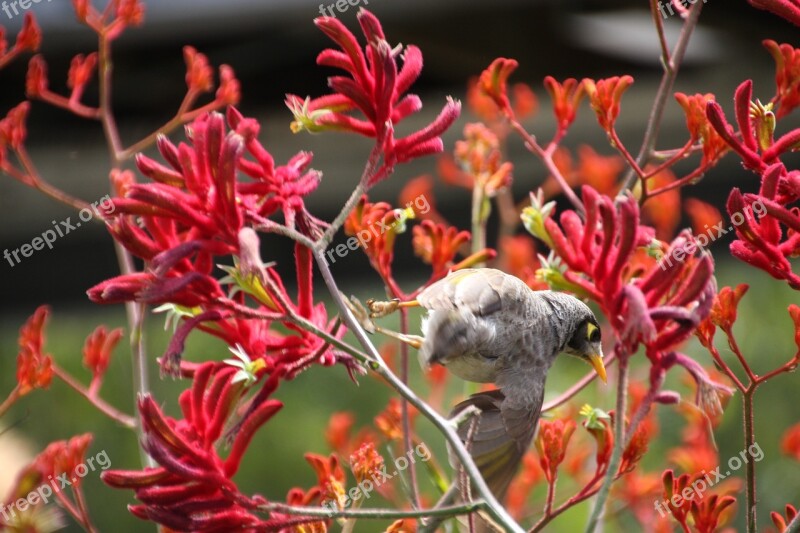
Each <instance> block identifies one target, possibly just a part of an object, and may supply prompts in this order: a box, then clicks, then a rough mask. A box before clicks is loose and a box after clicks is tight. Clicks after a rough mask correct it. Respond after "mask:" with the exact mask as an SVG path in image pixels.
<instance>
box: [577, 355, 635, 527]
mask: <svg viewBox="0 0 800 533" xmlns="http://www.w3.org/2000/svg"><path fill="white" fill-rule="evenodd" d="M628 358H629V356H628V354H627V353H624V352H623V351H621V349H620V352H619V363H618V364H617V376H618V377H617V407H616V412H615V414H614V416H615V419H616V420H615V423H614V450H613V452H612V453H611V459H610V460H609V463H608V470H607V471H606V475H605V477H604V478H603V484H602V485H601V486H600V490H599V491H598V493H597V500H595V504H594V509H592V514H591V516H590V517H589V522H587V524H586V533H593V532H594V531H595V529H597V526H598V523H599V521H600V516H601V515H602V514H603V509H604V508H605V506H606V501H607V500H608V494H609V492H610V491H611V484H612V483H613V482H614V479H615V476H616V473H617V470H619V465H620V461H621V460H622V450H623V446H624V443H625V409H626V403H627V396H628V390H627V389H628Z"/></svg>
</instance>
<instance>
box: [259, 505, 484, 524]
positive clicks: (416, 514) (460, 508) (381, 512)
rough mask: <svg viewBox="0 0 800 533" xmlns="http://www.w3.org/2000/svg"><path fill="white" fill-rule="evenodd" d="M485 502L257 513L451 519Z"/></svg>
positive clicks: (276, 508)
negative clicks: (426, 506)
mask: <svg viewBox="0 0 800 533" xmlns="http://www.w3.org/2000/svg"><path fill="white" fill-rule="evenodd" d="M485 505H486V502H485V501H483V500H475V501H473V502H470V503H464V504H460V505H448V506H446V507H439V508H438V509H418V510H413V511H398V510H395V509H344V510H339V509H327V508H324V507H301V506H294V505H286V504H283V503H267V504H264V505H259V506H258V510H259V511H265V512H269V513H281V514H289V515H297V516H314V517H320V518H367V519H374V520H386V519H401V518H423V517H429V516H430V517H445V518H447V517H451V516H458V515H464V514H468V513H472V512H474V511H477V510H478V509H480V508H481V507H484V506H485Z"/></svg>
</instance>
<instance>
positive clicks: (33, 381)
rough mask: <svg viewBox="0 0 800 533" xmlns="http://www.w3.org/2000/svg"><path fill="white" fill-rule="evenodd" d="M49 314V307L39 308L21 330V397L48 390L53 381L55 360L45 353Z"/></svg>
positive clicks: (18, 377)
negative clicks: (36, 391)
mask: <svg viewBox="0 0 800 533" xmlns="http://www.w3.org/2000/svg"><path fill="white" fill-rule="evenodd" d="M49 314H50V308H49V307H47V306H45V305H43V306H41V307H39V308H38V309H37V310H36V311H35V312H34V313H33V315H31V316H30V318H28V321H27V322H25V325H23V326H22V327H21V328H20V330H19V354H18V355H17V384H18V386H19V393H20V395H24V394H28V393H29V392H31V391H32V390H34V389H39V388H41V389H46V388H47V387H49V386H50V381H52V379H53V368H52V365H53V359H52V357H51V356H50V355H49V354H45V353H44V340H45V339H44V325H45V322H46V321H47V317H48V315H49Z"/></svg>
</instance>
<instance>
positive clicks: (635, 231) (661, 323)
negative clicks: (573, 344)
mask: <svg viewBox="0 0 800 533" xmlns="http://www.w3.org/2000/svg"><path fill="white" fill-rule="evenodd" d="M583 202H584V209H585V211H586V222H584V221H583V220H582V219H581V218H580V216H578V214H577V213H575V212H574V211H565V212H564V213H562V214H561V217H560V224H559V223H557V222H556V220H555V218H554V217H552V216H548V217H547V218H546V219H545V220H544V222H543V224H544V226H543V227H544V229H545V231H546V234H547V236H548V237H549V238H550V239H551V240H552V245H553V252H554V253H555V255H556V256H557V258H558V261H557V260H556V259H555V258H554V259H553V260H552V261H551V262H548V264H547V265H544V266H543V267H542V268H541V269H540V270H539V273H540V276H542V277H543V279H546V280H548V281H549V283H550V285H551V286H553V287H556V288H562V289H566V290H570V291H572V292H577V293H580V294H584V295H587V296H589V297H590V298H591V299H593V300H595V301H597V302H598V303H599V304H600V306H601V307H602V309H603V311H604V313H605V315H606V316H607V317H608V318H609V320H610V322H611V325H612V327H613V328H614V329H615V331H617V332H618V336H619V338H620V339H621V340H622V342H623V343H624V346H625V351H626V352H627V353H635V352H636V347H637V345H638V343H640V342H642V343H644V344H645V345H646V346H647V348H648V350H647V353H648V357H650V358H651V360H653V361H657V360H658V359H659V358H660V356H661V354H662V353H663V352H666V351H667V350H669V348H670V347H672V346H674V345H676V344H678V343H680V342H682V341H684V340H686V338H688V336H689V335H690V334H691V333H692V332H693V331H694V329H695V327H696V326H697V324H699V323H700V321H701V320H702V319H703V318H705V316H706V314H707V313H708V311H709V310H710V307H711V303H712V298H713V295H714V294H715V292H716V290H715V284H714V278H713V275H712V273H713V262H712V260H711V258H710V256H708V255H705V254H704V255H702V256H700V257H696V256H694V255H691V254H689V256H688V257H684V255H685V252H682V253H681V254H679V255H680V256H681V260H680V261H676V260H675V257H673V256H674V254H675V253H676V251H677V250H683V249H684V247H685V246H686V245H687V242H688V236H687V235H685V234H681V235H680V236H679V237H678V238H676V239H675V240H674V241H673V242H672V244H671V245H670V247H669V248H668V250H667V253H666V256H665V257H664V258H662V260H661V262H660V263H659V262H656V261H655V260H654V259H652V258H647V261H644V262H642V263H638V264H637V263H635V262H634V261H633V259H634V258H635V257H636V249H637V248H642V247H649V246H651V245H652V243H653V237H654V235H653V230H652V228H649V227H647V226H642V225H640V224H639V207H638V203H637V202H636V200H635V199H634V198H633V197H631V196H628V197H627V198H625V199H621V200H618V201H617V202H614V201H613V200H612V199H610V198H608V197H606V196H600V195H598V194H597V192H596V191H594V189H592V188H590V187H584V188H583ZM559 261H560V262H559ZM634 267H635V268H634Z"/></svg>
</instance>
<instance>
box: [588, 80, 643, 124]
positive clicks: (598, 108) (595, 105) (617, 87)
mask: <svg viewBox="0 0 800 533" xmlns="http://www.w3.org/2000/svg"><path fill="white" fill-rule="evenodd" d="M632 83H633V78H632V77H631V76H627V75H626V76H622V77H620V76H614V77H613V78H606V79H604V80H599V81H594V80H590V79H588V78H586V79H584V80H583V86H584V90H585V91H586V94H588V95H589V103H590V104H591V105H592V109H594V112H595V114H597V122H599V123H600V127H601V128H603V129H604V130H605V131H606V132H611V130H612V129H613V128H614V122H616V120H617V117H618V116H619V103H620V100H621V99H622V94H623V93H624V92H625V90H627V88H628V87H630V86H631V84H632Z"/></svg>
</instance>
